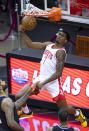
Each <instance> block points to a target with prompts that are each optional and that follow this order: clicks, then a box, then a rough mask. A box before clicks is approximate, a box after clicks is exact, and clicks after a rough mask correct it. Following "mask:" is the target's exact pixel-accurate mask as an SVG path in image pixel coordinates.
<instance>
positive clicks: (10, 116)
mask: <svg viewBox="0 0 89 131" xmlns="http://www.w3.org/2000/svg"><path fill="white" fill-rule="evenodd" d="M1 108H2V110H3V112H5V116H6V121H7V125H8V127H9V128H10V129H12V130H13V131H24V128H22V127H21V126H20V125H19V124H18V123H17V122H16V121H15V120H14V103H13V102H12V100H11V99H10V98H5V99H4V100H3V101H2V105H1Z"/></svg>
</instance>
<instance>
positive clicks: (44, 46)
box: [19, 25, 51, 50]
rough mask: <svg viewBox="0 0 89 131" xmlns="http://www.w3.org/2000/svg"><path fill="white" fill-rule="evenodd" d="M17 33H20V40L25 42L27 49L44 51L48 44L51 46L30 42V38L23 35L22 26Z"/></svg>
mask: <svg viewBox="0 0 89 131" xmlns="http://www.w3.org/2000/svg"><path fill="white" fill-rule="evenodd" d="M19 32H20V35H21V38H22V39H23V41H24V42H25V44H26V45H27V46H28V47H29V48H35V49H40V50H45V48H46V46H47V45H49V44H51V42H32V40H31V39H30V37H28V36H27V35H26V34H25V33H24V29H23V26H22V25H20V26H19Z"/></svg>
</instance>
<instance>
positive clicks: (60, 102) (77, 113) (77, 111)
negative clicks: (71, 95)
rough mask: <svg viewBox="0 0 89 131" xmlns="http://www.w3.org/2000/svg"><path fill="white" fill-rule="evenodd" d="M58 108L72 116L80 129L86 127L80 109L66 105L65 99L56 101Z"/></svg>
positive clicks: (84, 118)
mask: <svg viewBox="0 0 89 131" xmlns="http://www.w3.org/2000/svg"><path fill="white" fill-rule="evenodd" d="M56 103H57V105H58V107H59V108H63V109H66V110H67V111H68V112H69V113H70V114H74V116H75V117H76V119H75V120H77V121H79V122H80V123H81V125H82V127H86V126H87V121H86V117H85V116H84V115H83V113H82V111H81V110H80V109H75V108H73V107H72V106H69V105H67V102H66V99H63V100H57V101H56Z"/></svg>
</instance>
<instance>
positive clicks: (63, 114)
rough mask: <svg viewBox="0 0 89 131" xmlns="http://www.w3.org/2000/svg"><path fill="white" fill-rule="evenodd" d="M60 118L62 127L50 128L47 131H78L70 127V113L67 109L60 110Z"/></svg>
mask: <svg viewBox="0 0 89 131" xmlns="http://www.w3.org/2000/svg"><path fill="white" fill-rule="evenodd" d="M58 118H59V120H60V125H56V126H53V127H49V128H48V129H47V131H78V130H76V129H73V128H72V127H70V126H68V124H67V119H68V112H67V110H65V109H60V110H59V112H58Z"/></svg>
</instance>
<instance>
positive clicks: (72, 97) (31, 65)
mask: <svg viewBox="0 0 89 131" xmlns="http://www.w3.org/2000/svg"><path fill="white" fill-rule="evenodd" d="M39 69H40V63H39V62H33V61H28V60H22V59H17V58H10V71H11V73H10V75H11V80H10V82H11V87H10V88H11V93H12V94H16V93H17V92H18V91H19V90H20V89H21V87H22V86H24V85H25V84H26V83H28V82H30V83H32V82H33V81H34V79H35V78H36V77H37V76H38V75H39ZM15 71H16V74H15ZM18 72H19V73H18ZM15 77H16V79H15ZM17 77H18V80H17ZM18 81H19V82H18ZM62 87H63V90H64V93H65V96H66V99H67V102H68V104H69V105H73V106H79V107H83V108H89V71H86V70H79V69H76V68H68V67H64V71H63V74H62ZM31 98H35V99H40V100H45V101H50V102H53V101H52V98H51V96H50V94H49V93H48V92H47V91H43V92H42V93H40V94H38V95H37V96H36V95H34V96H31Z"/></svg>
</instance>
